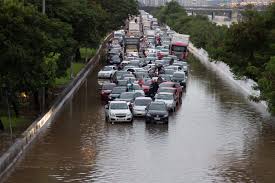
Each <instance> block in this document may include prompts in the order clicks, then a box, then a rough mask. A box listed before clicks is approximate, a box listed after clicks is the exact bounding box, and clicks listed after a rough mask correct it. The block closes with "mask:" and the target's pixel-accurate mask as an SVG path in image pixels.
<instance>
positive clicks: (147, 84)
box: [143, 80, 152, 86]
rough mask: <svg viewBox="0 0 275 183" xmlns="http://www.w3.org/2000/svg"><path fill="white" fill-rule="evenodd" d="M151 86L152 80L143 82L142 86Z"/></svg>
mask: <svg viewBox="0 0 275 183" xmlns="http://www.w3.org/2000/svg"><path fill="white" fill-rule="evenodd" d="M151 84H152V80H147V81H145V82H144V84H143V85H145V86H150V85H151Z"/></svg>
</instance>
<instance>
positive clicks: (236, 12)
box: [140, 4, 266, 21]
mask: <svg viewBox="0 0 275 183" xmlns="http://www.w3.org/2000/svg"><path fill="white" fill-rule="evenodd" d="M140 8H141V9H144V10H146V11H149V12H150V11H152V10H154V9H155V8H157V7H148V6H144V5H142V4H140ZM265 8H266V7H264V6H261V7H255V8H254V9H256V10H257V11H264V10H265ZM184 9H185V10H186V12H187V13H191V14H192V15H211V16H212V19H214V18H215V15H223V16H227V17H228V18H229V19H230V20H233V21H238V20H239V19H240V18H241V12H242V11H245V10H246V9H245V8H244V7H238V8H231V7H222V6H185V7H184Z"/></svg>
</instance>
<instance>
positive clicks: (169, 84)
mask: <svg viewBox="0 0 275 183" xmlns="http://www.w3.org/2000/svg"><path fill="white" fill-rule="evenodd" d="M159 87H160V88H162V87H172V88H175V89H176V90H177V93H179V94H180V98H181V96H182V92H183V87H182V86H181V85H180V84H179V83H175V82H170V81H168V82H163V83H161V84H160V85H159Z"/></svg>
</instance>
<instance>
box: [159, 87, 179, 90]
mask: <svg viewBox="0 0 275 183" xmlns="http://www.w3.org/2000/svg"><path fill="white" fill-rule="evenodd" d="M159 89H170V90H176V88H173V87H160V88H159Z"/></svg>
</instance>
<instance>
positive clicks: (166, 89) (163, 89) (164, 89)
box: [159, 88, 174, 93]
mask: <svg viewBox="0 0 275 183" xmlns="http://www.w3.org/2000/svg"><path fill="white" fill-rule="evenodd" d="M161 92H167V93H173V92H174V91H173V89H170V88H160V89H159V93H161Z"/></svg>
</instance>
